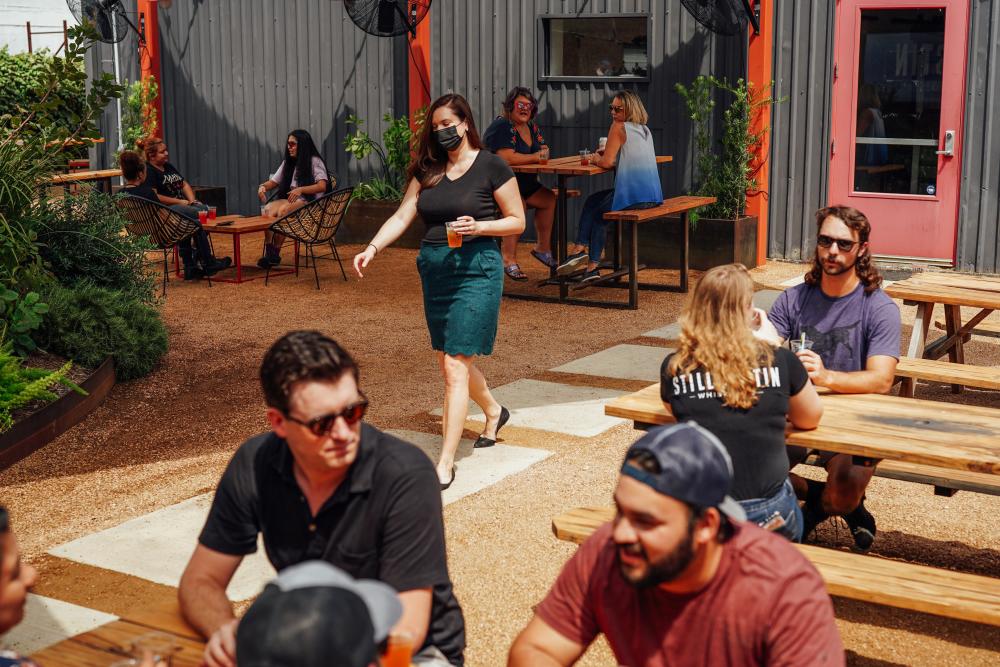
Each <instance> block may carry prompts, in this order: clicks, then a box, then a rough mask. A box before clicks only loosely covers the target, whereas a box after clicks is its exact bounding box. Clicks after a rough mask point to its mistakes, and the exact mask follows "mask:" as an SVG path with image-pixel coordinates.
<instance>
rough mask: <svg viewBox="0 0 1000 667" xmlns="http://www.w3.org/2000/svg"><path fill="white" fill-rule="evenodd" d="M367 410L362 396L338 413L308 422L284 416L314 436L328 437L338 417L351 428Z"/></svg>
mask: <svg viewBox="0 0 1000 667" xmlns="http://www.w3.org/2000/svg"><path fill="white" fill-rule="evenodd" d="M367 410H368V399H367V398H365V396H364V394H362V395H361V398H360V399H359V400H358V401H357V402H356V403H351V404H350V405H348V406H347V407H346V408H344V409H343V410H341V411H340V412H331V413H330V414H328V415H323V416H322V417H316V419H310V420H309V421H304V420H302V419H296V418H295V417H293V416H292V415H290V414H287V413H286V414H285V417H286V418H287V419H288V421H293V422H295V423H296V424H301V425H302V426H305V427H306V428H307V429H309V432H310V433H312V434H313V435H315V436H317V437H318V436H324V435H329V433H330V432H331V431H332V430H333V425H334V424H336V423H337V419H338V418H339V417H343V418H344V421H345V422H347V423H348V425H350V426H353V425H354V424H357V423H358V422H359V421H361V418H362V417H364V416H365V412H366V411H367Z"/></svg>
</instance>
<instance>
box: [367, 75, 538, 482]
mask: <svg viewBox="0 0 1000 667" xmlns="http://www.w3.org/2000/svg"><path fill="white" fill-rule="evenodd" d="M482 148H483V145H482V142H481V141H480V139H479V133H478V132H477V131H476V123H475V121H474V120H473V118H472V111H471V110H470V109H469V103H468V102H466V101H465V98H464V97H462V96H461V95H455V94H448V95H444V96H442V97H439V98H438V99H437V100H435V101H434V103H433V104H431V106H430V109H428V111H427V122H426V123H425V124H424V130H423V132H421V135H420V145H419V147H418V148H417V153H416V158H415V159H414V160H413V162H411V163H410V183H409V185H408V186H407V188H406V193H405V194H404V195H403V201H402V203H401V204H400V205H399V208H398V209H396V212H395V213H393V214H392V217H391V218H389V219H388V220H386V222H385V224H383V225H382V228H381V229H379V231H378V233H377V234H376V235H375V238H373V239H372V242H371V243H369V244H368V247H367V248H365V250H364V252H362V253H359V254H357V255H356V256H355V257H354V270H355V271H357V273H358V276H362V273H361V270H362V269H364V268H365V267H367V266H368V264H370V263H371V261H372V260H373V259H375V256H376V254H377V253H378V252H380V251H383V250H385V248H386V246H388V245H389V244H391V243H393V242H394V241H396V239H398V238H399V237H400V236H401V235H402V234H403V232H404V231H406V228H407V227H409V226H410V223H412V222H413V220H414V219H415V218H416V217H417V212H418V211H419V213H420V216H421V217H422V218H423V220H424V223H425V224H426V225H427V232H426V233H425V234H424V240H423V242H422V243H421V246H420V254H419V255H418V256H417V270H418V271H419V273H420V281H421V284H422V286H423V292H424V316H425V317H426V319H427V329H428V331H429V332H430V337H431V347H433V348H434V350H436V351H437V357H438V363H439V364H440V367H441V374H442V375H443V376H444V383H445V395H444V444H443V446H442V448H441V458H440V459H439V460H438V464H437V474H438V479H439V480H440V481H441V487H442V488H447V487H448V486H449V485H450V484H451V482H452V481H453V480H454V479H455V465H454V463H455V452H456V450H457V449H458V443H459V440H460V439H461V438H462V431H463V429H464V428H465V416H466V413H467V412H468V409H469V398H472V400H474V401H475V402H476V404H477V405H479V407H481V408H482V409H483V413H484V414H485V415H486V428H485V429H484V430H483V433H482V435H481V436H480V437H479V439H478V440H477V441H476V443H475V446H476V447H489V446H491V445H493V444H495V443H496V438H497V433H498V432H499V430H500V428H501V427H502V426H503V425H504V423H505V422H506V421H507V419H508V418H509V417H510V413H509V412H508V411H507V409H506V408H503V407H502V406H501V405H500V404H499V403H497V401H496V399H494V398H493V395H492V394H491V393H490V390H489V387H488V386H487V385H486V379H485V378H484V377H483V374H482V373H481V372H480V371H479V369H478V368H476V366H475V365H474V364H473V360H474V358H475V356H476V355H480V354H481V355H488V354H491V353H492V352H493V341H494V340H495V338H496V333H497V321H498V319H499V313H500V295H501V294H502V292H503V270H502V268H501V267H502V259H501V257H500V252H499V251H498V250H497V245H496V242H495V241H494V240H493V238H491V237H496V236H509V235H511V234H520V233H521V232H522V231H524V207H523V206H522V205H521V196H520V195H519V194H518V191H517V182H516V181H515V180H514V173H513V172H512V171H511V170H510V167H509V166H507V163H506V162H504V161H503V160H502V159H500V158H499V157H497V156H496V155H493V154H492V153H490V152H489V151H485V150H482ZM446 223H447V225H448V226H449V227H450V229H451V230H452V232H453V233H454V232H457V233H458V235H459V238H460V239H461V244H460V245H458V247H451V246H450V245H449V239H448V236H449V235H448V233H447V230H446Z"/></svg>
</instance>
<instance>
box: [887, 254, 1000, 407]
mask: <svg viewBox="0 0 1000 667" xmlns="http://www.w3.org/2000/svg"><path fill="white" fill-rule="evenodd" d="M885 293H886V294H888V295H889V296H891V297H892V298H894V299H902V301H903V303H904V304H906V305H916V306H917V312H916V315H915V316H914V319H913V333H912V334H911V335H910V345H909V347H908V348H907V351H906V355H907V356H908V357H914V358H924V359H939V358H940V357H942V356H944V355H945V354H947V355H948V359H949V360H950V361H951V362H953V363H958V364H964V363H965V347H964V343H965V340H966V339H967V338H968V337H969V335H971V333H972V331H973V329H975V327H976V325H978V324H979V323H980V322H982V321H983V320H984V319H986V317H987V316H989V314H990V313H992V312H993V311H994V310H1000V278H987V277H981V276H962V275H955V274H945V273H937V272H923V273H918V274H914V275H913V276H911V277H910V278H907V279H906V280H901V281H899V282H896V283H893V284H892V285H890V286H889V287H887V288H885ZM939 303H940V304H941V305H942V306H943V307H944V317H945V335H944V336H942V337H941V338H939V339H938V340H936V341H934V342H933V343H930V344H928V343H927V331H928V329H929V328H930V324H931V320H932V319H933V315H934V306H935V305H936V304H939ZM962 306H966V307H972V308H978V309H979V312H978V313H976V314H975V315H973V316H972V317H971V318H969V319H968V320H967V321H966V322H964V323H963V322H962ZM953 388H954V391H956V392H957V391H960V390H961V385H953Z"/></svg>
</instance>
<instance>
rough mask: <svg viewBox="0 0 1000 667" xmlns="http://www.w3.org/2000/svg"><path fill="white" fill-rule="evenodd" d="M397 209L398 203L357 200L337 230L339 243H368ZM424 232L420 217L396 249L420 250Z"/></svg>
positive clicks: (397, 243)
mask: <svg viewBox="0 0 1000 667" xmlns="http://www.w3.org/2000/svg"><path fill="white" fill-rule="evenodd" d="M397 208H399V202H398V201H380V200H363V199H355V200H354V201H352V202H351V206H350V208H348V209H347V214H346V215H344V220H343V222H341V223H340V229H338V230H337V243H359V244H362V245H363V244H366V243H368V242H369V241H371V240H372V238H373V237H374V236H375V234H376V233H377V232H378V230H379V227H381V226H382V224H383V223H384V222H385V221H386V220H388V219H389V216H391V215H392V214H393V213H395V212H396V209H397ZM424 231H425V230H424V221H423V220H422V219H421V218H420V216H419V215H418V216H417V219H416V220H414V221H413V224H412V225H410V226H409V228H408V229H407V230H406V231H405V232H403V236H401V237H400V239H399V240H398V241H396V242H395V243H393V244H392V245H393V247H395V248H419V247H420V239H422V238H423V237H424Z"/></svg>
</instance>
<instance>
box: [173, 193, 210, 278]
mask: <svg viewBox="0 0 1000 667" xmlns="http://www.w3.org/2000/svg"><path fill="white" fill-rule="evenodd" d="M170 208H171V210H174V211H177V212H178V213H180V214H181V215H183V216H184V217H186V218H191V219H193V220H198V211H207V210H208V206H206V205H205V204H202V203H198V204H194V205H193V206H188V205H187V204H173V205H171V207H170ZM177 249H178V250H179V251H180V255H181V261H182V262H183V263H184V266H194V264H195V263H196V262H198V261H200V262H202V263H204V264H207V263H208V262H210V261H212V244H211V243H210V242H209V240H208V234H206V233H205V230H204V229H202V228H201V223H200V222H199V223H198V231H197V232H195V234H194V236H190V237H188V238H186V239H184V240H183V241H181V242H180V243H178V244H177Z"/></svg>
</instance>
